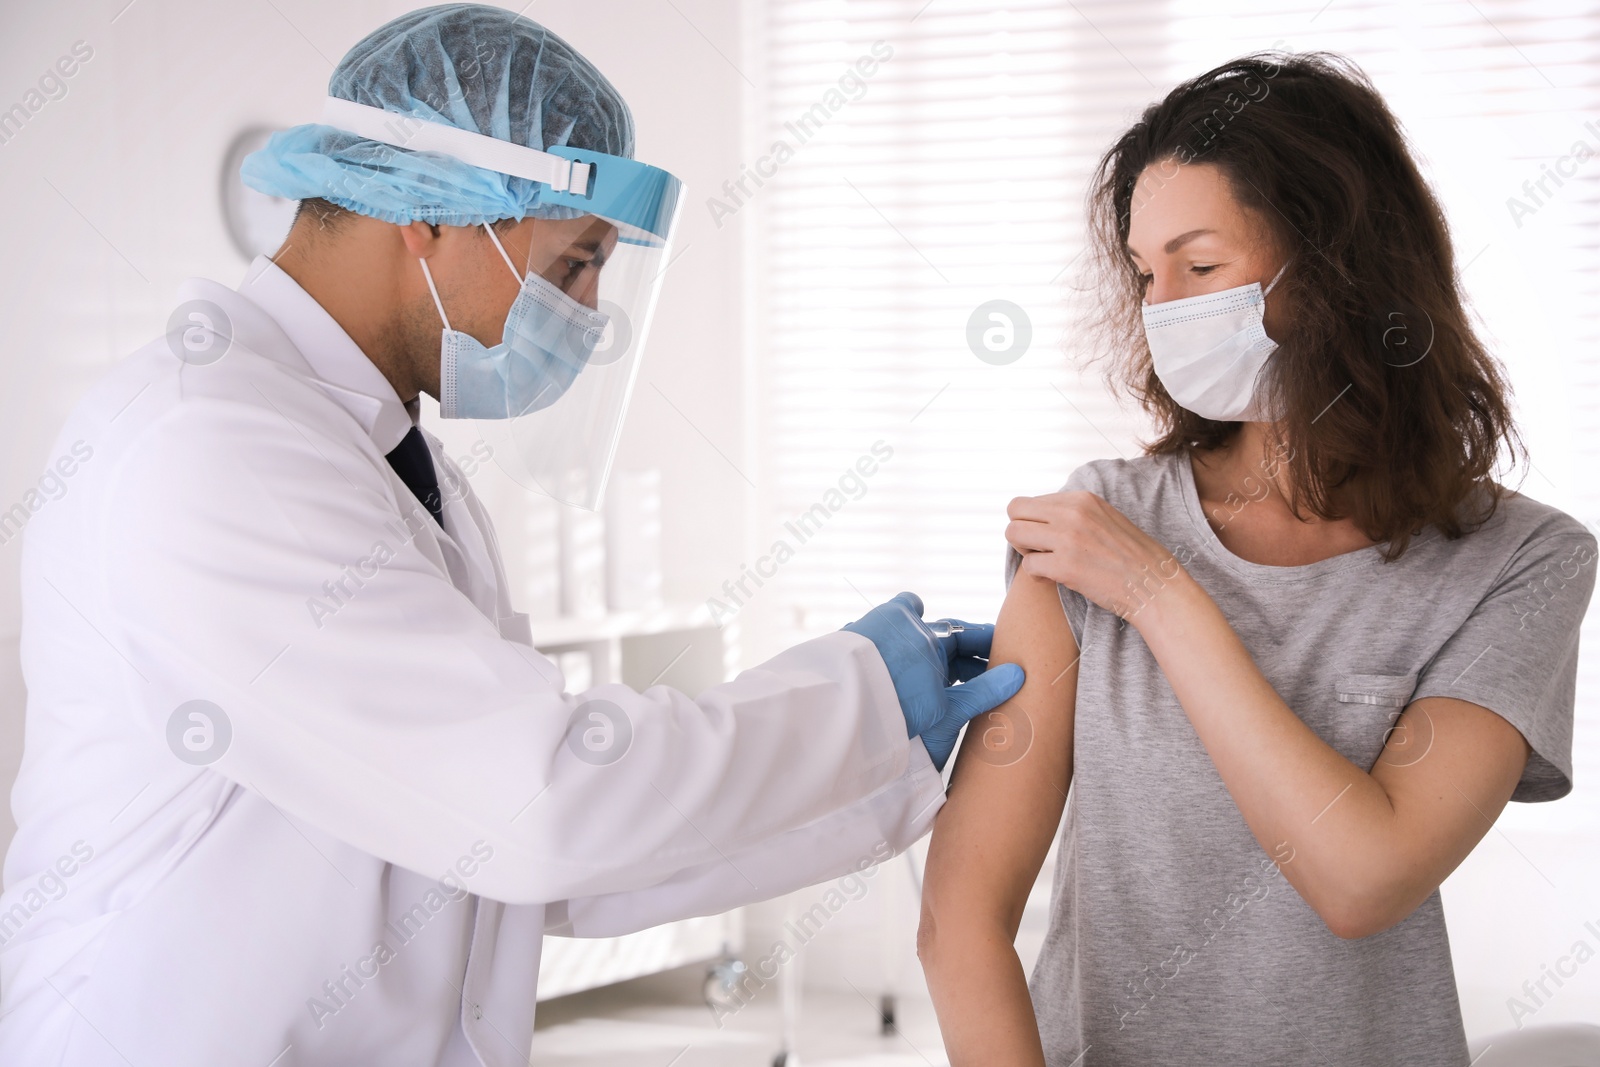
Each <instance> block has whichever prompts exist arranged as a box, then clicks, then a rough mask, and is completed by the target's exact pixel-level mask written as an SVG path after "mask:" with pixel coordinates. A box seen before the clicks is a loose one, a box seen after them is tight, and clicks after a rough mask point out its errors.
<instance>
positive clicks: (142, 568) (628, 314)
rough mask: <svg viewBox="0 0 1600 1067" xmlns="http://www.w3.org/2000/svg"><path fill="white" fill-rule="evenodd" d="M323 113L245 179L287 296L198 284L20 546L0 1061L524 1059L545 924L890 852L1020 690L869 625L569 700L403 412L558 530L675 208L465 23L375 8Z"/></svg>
mask: <svg viewBox="0 0 1600 1067" xmlns="http://www.w3.org/2000/svg"><path fill="white" fill-rule="evenodd" d="M329 89H330V100H329V102H328V105H327V110H326V111H325V112H324V114H323V121H322V122H321V123H317V124H312V125H308V126H302V127H296V128H294V129H291V130H287V131H284V132H282V133H279V134H277V135H276V136H275V137H274V139H273V140H272V142H271V143H270V144H269V145H268V146H267V147H266V148H265V149H263V150H262V152H261V153H258V154H257V155H256V156H254V157H252V158H251V159H250V160H249V161H248V162H247V163H246V166H245V176H246V178H247V180H249V181H250V182H251V183H252V184H254V185H256V186H257V187H258V188H262V189H265V190H267V191H271V192H276V193H278V194H279V195H284V196H290V197H294V198H296V199H300V200H302V201H303V202H304V201H311V203H309V204H306V203H303V207H302V211H301V213H300V215H299V217H298V218H297V221H296V223H295V226H294V227H293V229H292V231H291V233H290V235H289V238H288V241H287V243H286V244H285V246H284V248H283V249H282V250H281V251H280V253H279V255H278V256H277V257H275V259H276V262H274V261H273V260H269V259H266V258H262V259H258V260H257V261H256V263H255V264H254V265H253V266H252V268H251V269H250V271H249V273H248V275H247V276H246V277H245V280H244V282H243V283H242V284H241V285H240V286H239V288H238V290H237V291H235V290H232V289H228V288H226V287H224V286H221V285H218V284H215V283H213V282H208V281H192V282H190V283H187V287H186V289H185V290H184V291H183V293H182V295H181V296H182V302H181V304H180V306H179V308H178V311H177V312H176V313H175V315H174V325H173V328H172V331H171V334H170V335H169V337H167V338H163V339H162V340H161V341H159V342H157V343H155V344H152V345H150V346H148V347H146V348H145V349H142V350H141V351H139V352H137V353H135V354H134V355H133V356H131V357H129V358H128V359H126V360H124V361H122V362H121V363H120V364H118V365H117V366H116V367H115V368H114V369H113V370H112V371H111V372H110V373H109V374H108V375H107V376H106V377H105V378H104V379H103V380H102V381H101V382H100V383H98V384H97V385H96V386H94V387H93V388H91V389H90V390H89V392H88V394H87V395H86V396H85V397H84V399H83V400H82V402H81V403H80V404H79V406H78V407H77V408H76V410H75V411H74V413H73V414H72V415H71V417H70V418H69V419H68V421H67V424H66V427H65V429H64V430H63V432H62V434H61V436H60V438H59V441H58V446H57V448H58V451H57V455H58V456H59V457H60V459H59V460H58V461H57V462H56V464H55V469H57V470H58V471H60V472H61V473H62V475H63V477H69V479H70V480H69V485H70V488H69V491H68V492H67V493H66V494H65V495H64V496H62V497H61V498H60V499H58V500H55V501H52V502H51V503H50V505H49V507H48V508H46V509H44V510H43V511H41V512H40V513H39V514H38V515H37V516H36V517H35V518H33V519H32V521H31V523H30V525H29V526H28V528H27V533H26V541H25V550H24V558H23V608H24V628H23V636H22V663H23V669H24V673H25V677H26V681H27V685H28V690H29V696H28V708H27V738H26V749H25V754H24V760H23V767H22V772H21V776H20V778H19V780H18V782H17V785H16V789H15V791H14V793H13V809H14V811H15V813H16V817H17V820H18V822H19V824H20V828H19V830H18V833H17V837H16V840H15V842H14V843H13V845H12V847H11V850H10V853H9V854H8V856H7V858H6V866H5V882H6V890H5V893H4V896H3V897H0V1063H3V1064H5V1065H7V1067H64V1065H70V1067H85V1065H95V1067H99V1065H112V1064H116V1065H133V1067H223V1065H230V1064H237V1065H248V1067H269V1065H272V1067H308V1065H335V1064H337V1065H353V1064H382V1065H384V1067H407V1065H416V1067H434V1065H450V1067H456V1065H477V1064H482V1065H489V1067H507V1065H511V1064H525V1063H526V1062H527V1061H528V1055H529V1047H530V1040H531V1034H532V1029H533V1017H534V1003H535V997H536V989H535V985H536V979H537V975H538V970H539V952H540V942H541V938H542V936H543V935H544V933H545V932H546V931H547V930H549V931H555V932H560V933H564V934H569V935H576V936H584V935H594V936H603V935H611V934H618V933H623V932H628V931H632V930H637V929H641V928H644V927H647V926H650V925H654V924H657V923H660V922H664V921H668V920H672V919H677V918H681V917H685V916H688V915H693V914H706V913H713V912H717V911H721V910H724V909H727V908H730V907H733V906H736V905H739V904H742V903H746V902H749V901H752V900H756V899H761V898H766V897H771V896H774V895H777V894H779V893H783V892H786V891H789V890H791V889H794V888H797V887H800V886H803V885H807V884H812V883H815V882H818V881H821V880H823V879H825V878H829V877H834V876H837V875H839V874H842V873H844V872H846V871H850V870H855V869H858V868H859V867H861V866H862V865H863V864H864V863H865V862H871V861H875V860H878V859H881V858H884V857H885V856H887V855H888V854H889V852H890V851H891V850H893V851H898V850H900V849H903V848H905V847H906V846H907V845H908V844H910V843H911V842H912V841H913V840H915V839H916V838H917V837H918V836H919V835H920V834H922V833H923V832H924V831H925V830H926V829H927V827H928V825H929V823H930V821H931V819H932V817H933V814H934V812H935V811H936V810H937V808H938V806H939V804H940V802H941V799H942V786H941V778H940V774H939V771H938V766H939V765H940V764H942V762H943V760H944V759H946V758H948V756H949V753H950V750H951V747H952V746H953V744H954V741H955V736H956V733H957V731H958V730H959V729H960V727H961V726H962V725H963V724H964V723H965V722H966V721H967V719H969V718H970V717H971V716H972V715H974V714H977V713H978V712H980V711H983V710H986V709H988V708H990V707H993V706H994V705H996V704H998V703H1000V702H1001V701H1002V700H1004V699H1006V698H1007V697H1009V696H1010V695H1011V694H1012V693H1013V692H1015V690H1016V689H1017V688H1018V687H1019V686H1020V684H1021V677H1020V674H1021V672H1020V671H1019V670H1018V669H1017V668H1015V667H1003V668H997V669H995V670H993V671H988V672H987V673H984V672H983V667H984V663H983V660H982V658H981V657H983V656H985V655H986V654H987V628H986V627H970V628H969V629H968V630H967V632H966V633H964V634H959V635H957V636H955V637H949V636H937V637H936V636H935V632H934V631H933V630H931V629H930V628H929V627H928V626H926V625H925V624H924V623H923V622H922V621H921V618H920V614H921V604H920V602H918V601H917V600H916V598H915V597H912V596H910V595H907V594H902V596H901V597H898V598H896V599H895V600H894V601H891V602H890V603H888V604H886V605H882V606H881V607H880V608H877V609H874V610H873V611H872V612H869V613H868V615H867V616H866V617H865V618H863V619H862V620H860V621H858V622H856V623H853V624H851V625H850V626H849V627H847V628H846V629H845V630H843V631H841V632H838V633H835V634H832V635H829V636H827V637H823V638H820V639H817V640H814V641H810V642H808V643H806V644H803V645H800V646H799V647H797V648H794V649H791V650H790V651H788V652H785V653H783V654H782V655H779V656H777V657H776V658H774V659H772V660H770V661H769V662H767V663H764V664H762V665H761V666H759V667H756V668H754V669H751V670H748V671H746V672H744V673H743V674H741V675H739V676H738V677H737V678H736V679H734V680H733V681H730V682H727V683H725V684H723V685H719V686H717V687H715V688H713V689H711V690H710V691H708V692H706V693H705V694H703V695H702V696H700V697H699V698H698V699H691V698H690V697H688V696H686V695H684V694H682V693H679V692H676V691H673V690H671V689H669V688H666V687H656V688H652V689H650V690H648V691H647V692H644V693H637V692H633V691H631V690H629V689H626V688H625V687H623V686H620V685H601V686H598V687H596V688H594V689H591V690H589V691H587V692H585V693H579V694H570V693H566V692H564V683H563V680H562V677H561V675H560V674H559V673H558V671H557V670H556V668H555V667H554V666H553V665H552V664H551V663H550V661H549V660H547V659H546V658H544V657H543V656H541V655H540V654H538V653H537V652H535V651H534V650H533V649H532V648H531V647H529V644H528V628H527V620H526V617H525V616H522V615H519V614H517V613H515V612H514V611H513V610H512V604H511V597H510V592H509V590H508V588H507V585H506V580H505V574H504V571H503V569H502V566H501V562H500V558H499V551H498V548H497V546H496V543H495V539H494V534H493V531H492V529H491V527H490V524H489V521H488V519H487V517H486V516H485V513H484V511H483V509H482V507H481V506H480V504H479V503H478V502H477V500H476V499H475V498H474V497H473V495H472V493H471V491H470V489H469V488H468V487H467V486H466V482H465V479H464V478H463V476H462V473H461V471H460V470H459V468H458V467H457V466H456V465H455V464H454V463H452V462H451V460H450V458H449V457H447V456H446V455H444V454H443V452H442V451H441V450H440V446H439V442H438V440H437V439H435V438H434V437H432V436H430V435H427V434H425V433H423V432H421V431H420V430H419V429H418V428H417V425H416V419H417V410H418V409H417V400H416V398H417V396H418V394H419V393H420V392H424V391H425V392H428V393H430V394H433V395H435V396H437V397H438V398H439V400H440V403H441V412H442V414H443V415H444V416H445V417H457V418H478V419H500V420H504V421H503V422H502V423H500V425H504V426H506V427H508V433H507V440H509V441H511V442H512V444H511V445H510V446H508V447H510V448H512V449H513V450H514V451H515V452H516V453H517V456H518V461H519V462H521V463H523V464H525V466H526V473H527V475H528V477H529V478H530V479H533V480H535V481H539V480H540V479H541V478H544V477H545V476H546V475H550V474H552V473H555V474H561V475H562V477H561V478H557V479H555V480H554V481H552V482H550V485H552V486H554V487H555V488H554V489H553V490H552V491H554V492H557V493H560V494H565V493H567V492H568V490H567V489H566V488H563V487H566V486H569V485H571V484H576V485H578V486H579V487H578V488H577V489H572V490H571V493H572V494H573V498H574V499H582V500H586V501H587V502H592V494H590V495H589V496H587V497H585V496H583V494H584V493H585V490H584V489H583V488H582V485H583V484H584V480H583V479H582V478H580V479H578V480H577V481H576V482H570V481H569V480H567V477H566V476H567V474H570V473H571V472H572V471H574V470H576V471H578V472H580V473H582V472H583V471H584V469H585V464H586V463H587V464H589V475H590V478H591V484H592V480H593V479H597V478H599V477H603V473H604V469H603V464H604V463H605V462H607V461H609V457H610V448H611V446H612V445H613V444H614V433H615V430H616V427H618V426H620V424H621V413H622V405H623V403H625V400H626V394H627V392H628V389H627V387H628V385H630V384H631V382H632V373H633V370H634V369H635V363H634V361H635V360H636V359H637V349H638V347H639V340H640V339H641V338H642V335H643V332H644V324H645V323H646V322H647V321H648V318H649V302H650V299H651V298H652V297H653V295H654V281H655V279H656V278H657V277H658V276H659V273H660V267H661V261H660V256H661V255H662V254H663V252H664V249H665V247H666V245H667V242H668V240H669V239H670V229H671V223H672V219H673V217H674V215H675V211H674V209H675V207H676V202H677V198H678V192H679V190H678V185H677V182H676V179H673V178H672V177H671V175H668V174H665V172H662V171H659V170H656V169H655V168H652V167H648V166H646V165H644V164H642V163H638V162H635V161H633V160H632V159H631V155H632V150H633V133H632V120H631V118H630V116H629V112H628V110H627V107H626V106H625V105H624V103H623V102H622V100H621V99H620V98H619V97H618V96H617V94H616V91H615V90H614V89H613V88H612V87H611V86H610V84H609V83H607V82H606V81H605V79H604V78H602V77H601V76H600V74H599V73H598V72H597V71H596V70H595V69H594V68H593V67H592V66H591V65H590V64H589V63H588V62H587V61H585V60H584V59H583V58H582V57H581V56H579V55H578V54H576V53H575V52H573V51H572V50H571V48H570V47H568V46H567V45H566V44H565V43H564V42H562V41H561V40H559V39H558V38H556V37H555V36H553V35H551V34H549V33H548V32H546V31H545V30H544V29H542V28H541V27H539V26H538V25H536V24H534V23H532V22H530V21H529V20H527V19H525V18H519V17H516V16H513V15H511V14H509V13H507V12H503V11H499V10H497V9H492V8H484V7H475V6H468V5H451V6H449V7H441V8H432V9H428V10H426V11H420V12H414V13H412V14H410V15H407V16H404V17H402V18H400V19H398V20H396V21H395V22H392V23H390V24H388V25H386V26H384V27H382V28H380V29H379V30H377V31H375V32H374V33H373V34H371V35H370V36H369V37H368V38H366V39H365V40H364V41H362V42H361V43H360V44H358V45H357V46H356V47H355V48H354V49H353V50H352V51H351V52H350V54H349V55H348V56H347V57H345V59H344V60H343V62H342V63H341V64H340V65H339V67H338V69H337V70H336V71H335V73H334V75H333V78H332V80H331V82H330V86H329ZM491 224H492V225H491ZM519 261H520V262H521V263H523V264H525V267H518V266H517V265H516V264H517V263H518V262H519ZM608 328H609V329H610V330H611V331H612V332H613V333H616V332H619V331H621V332H627V331H631V332H632V333H633V334H634V335H635V336H634V340H633V341H632V342H623V343H617V344H616V346H615V347H618V348H625V349H627V350H625V351H622V352H621V353H618V352H616V351H606V350H604V349H603V346H602V345H601V338H602V336H603V335H605V334H606V331H607V329H608ZM618 394H620V399H619V396H618ZM574 442H576V444H575V443H574ZM589 452H600V453H603V455H601V456H599V457H594V456H590V455H588V454H587V453H589ZM596 464H600V466H596ZM69 466H70V467H71V470H70V472H68V471H67V467H69ZM563 472H565V473H563ZM540 484H544V483H543V482H540ZM441 485H442V486H443V487H444V488H443V489H441ZM961 682H965V683H966V684H957V683H961ZM947 686H948V687H949V688H947Z"/></svg>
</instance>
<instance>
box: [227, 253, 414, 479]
mask: <svg viewBox="0 0 1600 1067" xmlns="http://www.w3.org/2000/svg"><path fill="white" fill-rule="evenodd" d="M238 294H239V295H240V296H242V297H244V298H245V299H246V300H248V301H250V302H251V303H252V304H254V305H255V306H256V307H257V308H260V309H261V310H262V311H264V312H265V313H266V314H267V316H268V317H269V318H271V319H272V321H273V323H274V324H275V325H277V326H278V328H279V329H280V330H281V331H282V332H283V334H284V335H285V336H286V337H287V339H288V341H289V343H290V344H291V345H292V346H293V347H294V348H295V349H296V350H297V351H298V352H299V353H300V355H301V356H303V357H304V359H305V362H306V363H307V365H308V366H309V369H310V372H311V376H312V378H313V379H314V380H315V381H316V382H317V384H318V385H319V386H321V387H322V389H323V390H324V391H325V392H326V393H327V394H328V395H329V396H330V397H332V398H333V399H334V401H336V402H337V403H338V404H339V405H340V406H341V407H343V408H344V409H345V410H346V411H348V412H349V413H350V414H351V416H352V417H353V418H355V420H356V421H357V422H358V423H360V424H361V428H362V429H363V430H365V431H366V432H367V435H368V436H369V437H371V438H372V442H373V444H375V445H376V446H377V447H378V451H380V452H382V453H384V454H386V455H387V454H388V453H389V452H391V451H393V450H394V448H395V446H397V445H398V444H399V443H400V440H401V438H403V437H405V435H406V433H407V432H409V431H410V429H411V427H413V426H415V425H417V419H418V414H419V411H420V404H419V403H418V401H417V400H416V399H412V400H411V401H410V402H409V403H402V402H401V400H400V396H399V394H397V393H396V392H395V391H394V386H393V385H391V384H389V379H388V378H386V377H384V375H383V372H382V371H380V370H379V369H378V368H377V366H376V365H375V364H373V362H372V360H370V359H368V358H367V355H366V353H364V352H362V351H361V348H360V347H359V346H358V345H357V344H356V343H355V342H354V341H353V340H351V339H350V335H349V334H347V333H345V331H344V328H343V327H342V326H340V325H339V324H338V323H337V322H336V321H334V318H333V316H332V315H329V314H328V312H327V310H326V309H324V308H323V306H322V305H321V304H319V303H317V301H316V299H315V298H314V297H312V296H311V294H310V293H308V292H306V291H305V290H304V289H302V288H301V287H300V285H299V283H297V282H296V281H295V280H294V279H293V278H291V277H289V275H288V274H286V273H285V272H284V270H283V268H281V267H279V266H278V265H277V264H276V263H274V262H273V261H272V260H271V259H270V258H269V257H267V256H257V257H256V260H255V262H254V263H252V264H251V265H250V270H249V273H247V274H246V275H245V277H244V281H243V282H241V283H240V284H239V289H238Z"/></svg>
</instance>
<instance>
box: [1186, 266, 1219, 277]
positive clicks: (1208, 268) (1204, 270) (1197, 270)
mask: <svg viewBox="0 0 1600 1067" xmlns="http://www.w3.org/2000/svg"><path fill="white" fill-rule="evenodd" d="M1189 269H1190V270H1192V271H1194V272H1195V273H1196V274H1200V275H1206V274H1210V273H1211V272H1212V271H1214V270H1216V269H1217V265H1216V264H1215V263H1213V264H1211V265H1209V266H1204V267H1201V266H1195V267H1190V268H1189Z"/></svg>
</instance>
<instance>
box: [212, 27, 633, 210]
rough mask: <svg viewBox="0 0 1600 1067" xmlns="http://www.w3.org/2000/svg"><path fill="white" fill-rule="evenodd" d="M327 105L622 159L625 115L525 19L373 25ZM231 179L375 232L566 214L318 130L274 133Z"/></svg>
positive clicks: (567, 50) (443, 167) (342, 68)
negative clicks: (365, 221) (383, 227)
mask: <svg viewBox="0 0 1600 1067" xmlns="http://www.w3.org/2000/svg"><path fill="white" fill-rule="evenodd" d="M328 95H329V96H336V97H340V98H342V99H345V100H353V101H355V102H356V103H358V104H367V105H369V106H371V107H378V108H383V109H384V110H386V111H394V112H399V113H401V114H404V115H409V116H411V117H413V118H418V119H423V120H426V121H432V122H442V123H445V124H447V125H450V126H455V127H458V128H460V129H463V130H468V131H470V132H472V133H480V134H485V135H487V136H489V137H497V138H499V139H500V140H503V141H511V142H513V143H515V144H519V145H525V146H527V147H529V148H537V149H540V150H544V149H548V148H551V147H554V146H559V145H565V146H568V147H571V148H582V149H586V150H588V151H591V152H603V153H605V154H607V155H613V156H626V157H628V158H630V159H631V158H632V157H633V116H632V114H631V113H630V112H629V111H628V105H627V104H626V103H624V102H623V99H622V96H621V95H620V94H619V93H618V92H617V90H616V89H615V88H614V87H613V86H612V85H611V83H610V82H608V81H606V79H605V78H604V77H603V76H602V75H601V73H600V72H599V71H598V70H596V69H595V68H594V65H593V64H592V63H590V62H589V61H588V60H587V59H585V58H584V57H583V56H581V55H579V54H578V53H577V52H576V51H575V50H574V49H573V48H572V46H571V45H569V44H567V42H565V41H563V40H562V39H561V38H559V37H557V36H556V35H555V34H553V33H551V32H550V31H549V30H547V29H545V28H544V27H543V26H540V25H539V24H538V23H536V22H534V21H533V20H532V19H528V18H524V17H522V16H520V15H515V14H513V13H511V12H509V11H503V10H501V9H500V8H495V7H486V6H484V5H482V4H444V5H441V6H439V7H428V8H423V9H422V10H420V11H413V12H411V13H410V14H407V15H402V16H400V17H399V18H397V19H395V20H394V21H393V22H390V23H388V24H386V25H384V26H380V27H379V28H378V29H376V30H374V31H373V32H372V33H370V34H368V35H367V36H366V37H365V38H364V39H363V40H362V41H361V42H360V43H359V44H357V45H356V46H355V47H354V48H352V49H350V51H349V53H348V54H347V55H346V56H345V57H344V59H342V60H341V61H340V62H339V66H338V67H337V68H336V69H335V70H334V72H333V77H331V78H330V79H329V80H328ZM240 174H241V175H242V177H243V178H244V181H245V183H246V184H247V185H249V186H251V187H252V188H255V189H259V190H260V191H261V192H264V193H268V194H271V195H273V196H281V197H286V198H288V199H290V200H304V199H307V198H310V197H320V198H321V199H323V200H327V201H329V202H331V203H334V204H338V205H339V206H340V207H343V208H348V209H349V210H351V211H354V212H357V213H359V214H362V215H370V216H372V217H373V218H376V219H381V220H383V221H384V222H393V223H407V222H414V221H418V220H421V221H423V222H434V223H441V224H444V225H451V226H472V225H476V224H478V223H481V222H495V221H497V220H499V219H506V218H515V219H523V218H528V217H530V216H531V217H534V218H571V217H573V216H574V215H576V214H577V212H576V211H575V210H574V209H572V208H568V207H561V206H558V205H554V204H543V205H541V204H540V202H539V199H540V195H541V193H542V192H544V191H545V190H546V187H545V186H543V185H540V184H539V183H538V182H534V181H530V180H529V179H527V178H519V177H515V176H513V175H509V174H500V173H498V172H496V171H490V170H484V169H482V168H480V167H474V166H470V165H468V164H466V163H463V162H461V161H460V160H458V159H455V158H453V157H451V156H447V155H444V154H442V153H439V152H413V151H408V150H407V149H404V148H395V147H392V146H390V145H386V144H382V143H379V142H377V141H372V140H368V139H367V138H365V137H359V136H357V135H355V134H352V133H346V132H345V131H343V130H339V129H336V128H334V127H332V126H325V125H321V124H319V123H311V124H307V125H304V126H295V127H292V128H290V129H287V130H282V131H279V132H278V133H274V134H273V135H272V137H271V139H270V140H268V142H267V144H266V146H265V147H263V148H262V149H261V150H260V151H258V152H252V153H251V154H250V155H249V156H246V157H245V160H244V165H243V166H242V167H241V168H240Z"/></svg>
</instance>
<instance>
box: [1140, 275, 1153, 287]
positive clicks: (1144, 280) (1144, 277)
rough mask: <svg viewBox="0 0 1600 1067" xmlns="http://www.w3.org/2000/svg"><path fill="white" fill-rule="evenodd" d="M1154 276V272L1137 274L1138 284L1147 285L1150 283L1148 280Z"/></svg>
mask: <svg viewBox="0 0 1600 1067" xmlns="http://www.w3.org/2000/svg"><path fill="white" fill-rule="evenodd" d="M1154 277H1155V275H1154V274H1141V275H1139V284H1140V285H1149V284H1150V280H1151V279H1152V278H1154Z"/></svg>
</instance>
